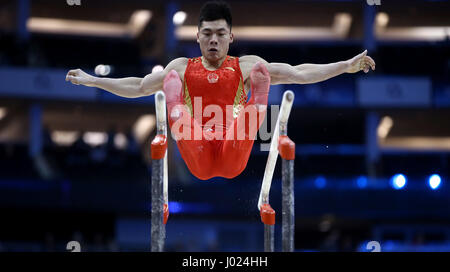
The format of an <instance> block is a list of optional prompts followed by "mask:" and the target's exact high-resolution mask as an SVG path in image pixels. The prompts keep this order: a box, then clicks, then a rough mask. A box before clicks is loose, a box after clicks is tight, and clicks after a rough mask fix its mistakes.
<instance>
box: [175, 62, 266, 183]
mask: <svg viewBox="0 0 450 272" xmlns="http://www.w3.org/2000/svg"><path fill="white" fill-rule="evenodd" d="M183 98H184V104H185V105H186V106H187V108H188V110H189V113H190V117H189V119H190V120H189V122H190V123H189V124H188V125H187V127H188V128H187V129H189V130H195V129H197V131H201V134H202V137H201V139H200V140H199V139H198V138H194V137H192V138H191V139H187V140H186V139H178V140H177V145H178V149H179V150H180V153H181V156H182V157H183V159H184V161H185V163H186V165H187V166H188V168H189V170H190V171H191V173H192V174H193V175H194V176H196V177H197V178H199V179H202V180H206V179H210V178H212V177H225V178H230V179H231V178H234V177H236V176H238V175H239V174H240V173H241V172H242V171H243V170H244V169H245V167H246V165H247V162H248V159H249V156H250V152H251V149H252V146H253V142H254V139H255V136H256V133H257V131H258V129H259V127H260V125H261V123H262V120H263V119H264V116H265V111H263V112H257V111H256V110H255V109H256V108H255V106H254V99H253V95H252V98H251V99H250V100H249V101H248V102H247V94H246V91H245V89H244V79H243V77H242V72H241V69H240V67H239V58H237V57H231V56H227V57H226V59H225V60H224V61H223V63H222V65H221V67H220V68H219V69H217V70H214V71H209V70H206V69H205V67H204V66H203V64H202V60H201V57H197V58H192V59H189V61H188V65H187V67H186V71H185V74H184V84H183ZM200 98H201V103H200V101H199V99H200ZM211 105H213V106H211ZM227 105H228V107H227ZM208 106H210V107H209V108H211V107H215V108H211V109H218V108H219V107H220V109H221V112H222V113H223V116H222V118H220V115H219V116H218V117H216V116H215V114H214V113H212V114H210V116H205V115H207V112H208V110H207V109H208ZM249 106H250V107H249ZM200 107H201V108H200ZM227 108H228V111H227ZM205 109H206V110H205ZM244 111H246V112H247V111H253V113H254V114H255V116H257V118H254V119H253V121H251V120H252V119H251V118H249V115H251V113H248V114H240V113H243V112H244ZM169 114H170V113H169ZM227 115H228V116H227ZM245 115H246V118H244V116H245ZM249 120H250V121H249ZM208 121H209V122H208ZM240 122H244V123H240ZM238 123H239V124H241V125H238ZM173 124H174V122H173V121H171V120H170V118H169V125H170V127H171V129H172V128H173ZM242 124H243V125H242ZM184 129H186V127H184ZM238 129H239V130H240V131H241V132H242V130H243V129H245V132H248V133H246V134H241V135H245V137H244V138H242V137H241V138H238V137H237V133H238ZM172 133H174V132H173V130H172ZM211 133H218V134H221V135H223V137H222V139H217V138H216V139H211V138H209V139H206V138H207V137H206V138H205V135H206V136H208V135H211ZM230 133H234V137H231V136H230ZM227 136H229V137H227Z"/></svg>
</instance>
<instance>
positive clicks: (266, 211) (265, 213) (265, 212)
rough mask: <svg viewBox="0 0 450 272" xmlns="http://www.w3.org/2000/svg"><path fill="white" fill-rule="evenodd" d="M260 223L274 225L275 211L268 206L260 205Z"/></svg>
mask: <svg viewBox="0 0 450 272" xmlns="http://www.w3.org/2000/svg"><path fill="white" fill-rule="evenodd" d="M260 214H261V221H262V222H263V223H264V224H265V225H275V210H274V209H272V207H270V204H262V205H261V209H260Z"/></svg>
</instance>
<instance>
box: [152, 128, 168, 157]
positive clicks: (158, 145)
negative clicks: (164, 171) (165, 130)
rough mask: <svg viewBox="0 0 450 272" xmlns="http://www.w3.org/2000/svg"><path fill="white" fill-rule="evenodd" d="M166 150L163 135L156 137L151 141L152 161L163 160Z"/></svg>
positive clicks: (165, 141) (165, 140)
mask: <svg viewBox="0 0 450 272" xmlns="http://www.w3.org/2000/svg"><path fill="white" fill-rule="evenodd" d="M166 149H167V139H166V136H164V135H160V134H158V135H156V136H155V138H154V139H153V141H152V147H151V156H152V160H161V159H163V158H164V155H165V154H166Z"/></svg>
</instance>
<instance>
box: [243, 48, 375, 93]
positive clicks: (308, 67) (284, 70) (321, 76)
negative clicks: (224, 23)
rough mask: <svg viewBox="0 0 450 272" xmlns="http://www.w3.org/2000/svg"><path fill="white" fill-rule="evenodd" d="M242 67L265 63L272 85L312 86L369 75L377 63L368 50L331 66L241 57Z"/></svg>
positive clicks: (330, 64)
mask: <svg viewBox="0 0 450 272" xmlns="http://www.w3.org/2000/svg"><path fill="white" fill-rule="evenodd" d="M241 60H242V65H243V66H244V67H245V66H246V64H247V66H249V65H250V66H253V65H254V63H256V62H263V63H264V64H265V65H266V67H267V70H268V71H269V73H270V78H271V84H272V85H276V84H310V83H316V82H320V81H324V80H327V79H329V78H332V77H335V76H338V75H340V74H343V73H356V72H359V71H361V70H362V71H364V72H365V73H368V72H369V70H370V68H372V70H375V61H374V60H373V59H372V58H371V57H369V56H367V50H365V51H364V52H362V53H361V54H359V55H356V56H355V57H353V58H351V59H349V60H345V61H340V62H335V63H329V64H309V63H306V64H301V65H297V66H292V65H290V64H286V63H268V62H267V61H265V60H264V59H262V58H260V57H258V56H244V57H241Z"/></svg>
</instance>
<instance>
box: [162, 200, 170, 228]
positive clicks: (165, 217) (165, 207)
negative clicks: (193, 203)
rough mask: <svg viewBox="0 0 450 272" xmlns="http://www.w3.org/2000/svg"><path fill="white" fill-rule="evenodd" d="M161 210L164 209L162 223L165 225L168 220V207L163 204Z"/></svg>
mask: <svg viewBox="0 0 450 272" xmlns="http://www.w3.org/2000/svg"><path fill="white" fill-rule="evenodd" d="M163 209H164V220H163V223H164V225H165V224H167V220H168V219H169V205H167V204H164V207H163Z"/></svg>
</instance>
